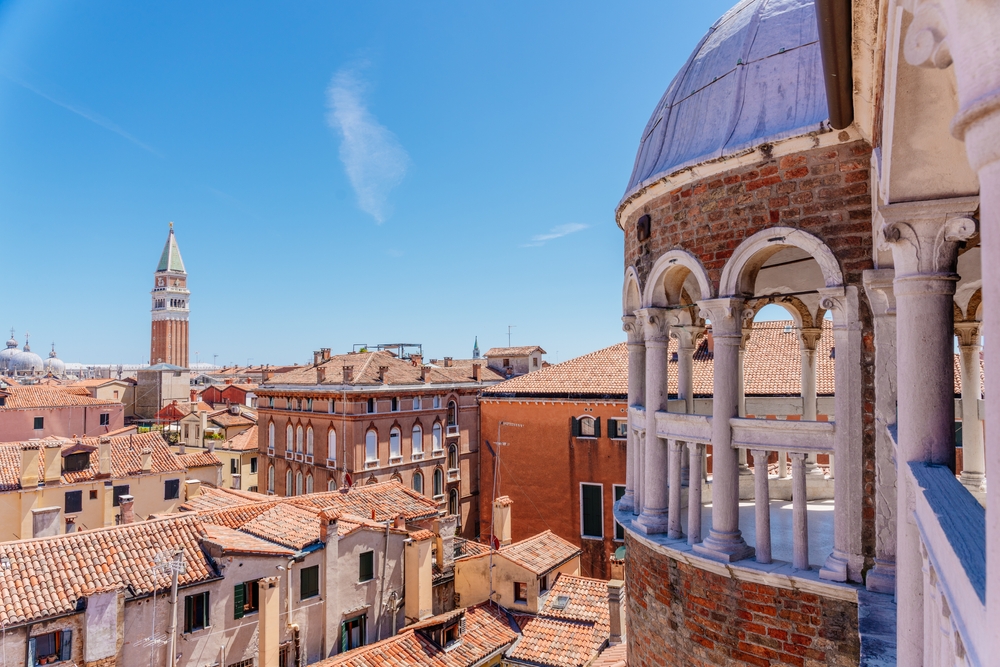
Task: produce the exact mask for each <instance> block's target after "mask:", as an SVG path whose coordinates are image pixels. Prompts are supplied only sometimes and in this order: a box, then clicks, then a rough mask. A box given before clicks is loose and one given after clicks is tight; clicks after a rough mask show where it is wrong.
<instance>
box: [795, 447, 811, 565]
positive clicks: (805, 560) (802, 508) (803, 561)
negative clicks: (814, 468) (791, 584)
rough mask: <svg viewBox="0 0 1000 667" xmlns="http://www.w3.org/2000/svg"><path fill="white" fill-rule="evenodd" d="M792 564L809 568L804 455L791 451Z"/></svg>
mask: <svg viewBox="0 0 1000 667" xmlns="http://www.w3.org/2000/svg"><path fill="white" fill-rule="evenodd" d="M791 456H792V566H793V567H795V568H796V569H798V570H808V569H809V512H808V510H807V507H806V503H807V501H808V498H807V496H806V455H805V454H803V453H800V452H792V454H791Z"/></svg>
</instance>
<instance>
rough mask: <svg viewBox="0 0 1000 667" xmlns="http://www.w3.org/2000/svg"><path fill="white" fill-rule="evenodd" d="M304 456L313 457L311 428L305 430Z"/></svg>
mask: <svg viewBox="0 0 1000 667" xmlns="http://www.w3.org/2000/svg"><path fill="white" fill-rule="evenodd" d="M306 454H308V455H309V456H312V455H313V427H312V426H310V427H309V428H308V429H306Z"/></svg>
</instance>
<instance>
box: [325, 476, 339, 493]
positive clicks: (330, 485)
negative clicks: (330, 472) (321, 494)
mask: <svg viewBox="0 0 1000 667" xmlns="http://www.w3.org/2000/svg"><path fill="white" fill-rule="evenodd" d="M326 490H327V491H336V490H337V480H335V479H333V478H332V477H331V478H330V479H328V480H326Z"/></svg>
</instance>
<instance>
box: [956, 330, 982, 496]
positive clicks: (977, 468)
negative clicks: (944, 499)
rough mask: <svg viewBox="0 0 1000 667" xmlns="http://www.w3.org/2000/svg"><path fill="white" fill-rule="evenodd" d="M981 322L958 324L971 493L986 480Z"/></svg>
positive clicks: (966, 478)
mask: <svg viewBox="0 0 1000 667" xmlns="http://www.w3.org/2000/svg"><path fill="white" fill-rule="evenodd" d="M980 326H981V325H980V324H979V322H956V323H955V335H956V336H958V359H959V367H960V368H961V373H962V477H961V479H962V484H964V485H965V486H966V488H968V489H969V490H970V491H982V490H983V482H985V481H986V449H985V446H984V439H983V422H982V420H981V419H980V418H979V401H980V400H981V399H982V398H983V378H982V375H980V368H979V353H980V352H981V351H982V349H983V348H982V346H981V345H980V344H979V328H980Z"/></svg>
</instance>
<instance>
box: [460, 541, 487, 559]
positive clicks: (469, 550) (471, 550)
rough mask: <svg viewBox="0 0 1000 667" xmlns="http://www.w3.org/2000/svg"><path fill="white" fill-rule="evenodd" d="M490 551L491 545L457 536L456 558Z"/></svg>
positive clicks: (479, 554) (480, 554) (469, 556)
mask: <svg viewBox="0 0 1000 667" xmlns="http://www.w3.org/2000/svg"><path fill="white" fill-rule="evenodd" d="M489 552H490V545H488V544H483V543H481V542H474V541H472V540H467V539H465V538H463V537H456V538H455V560H459V559H461V558H471V557H473V556H482V555H485V554H488V553H489Z"/></svg>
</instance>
